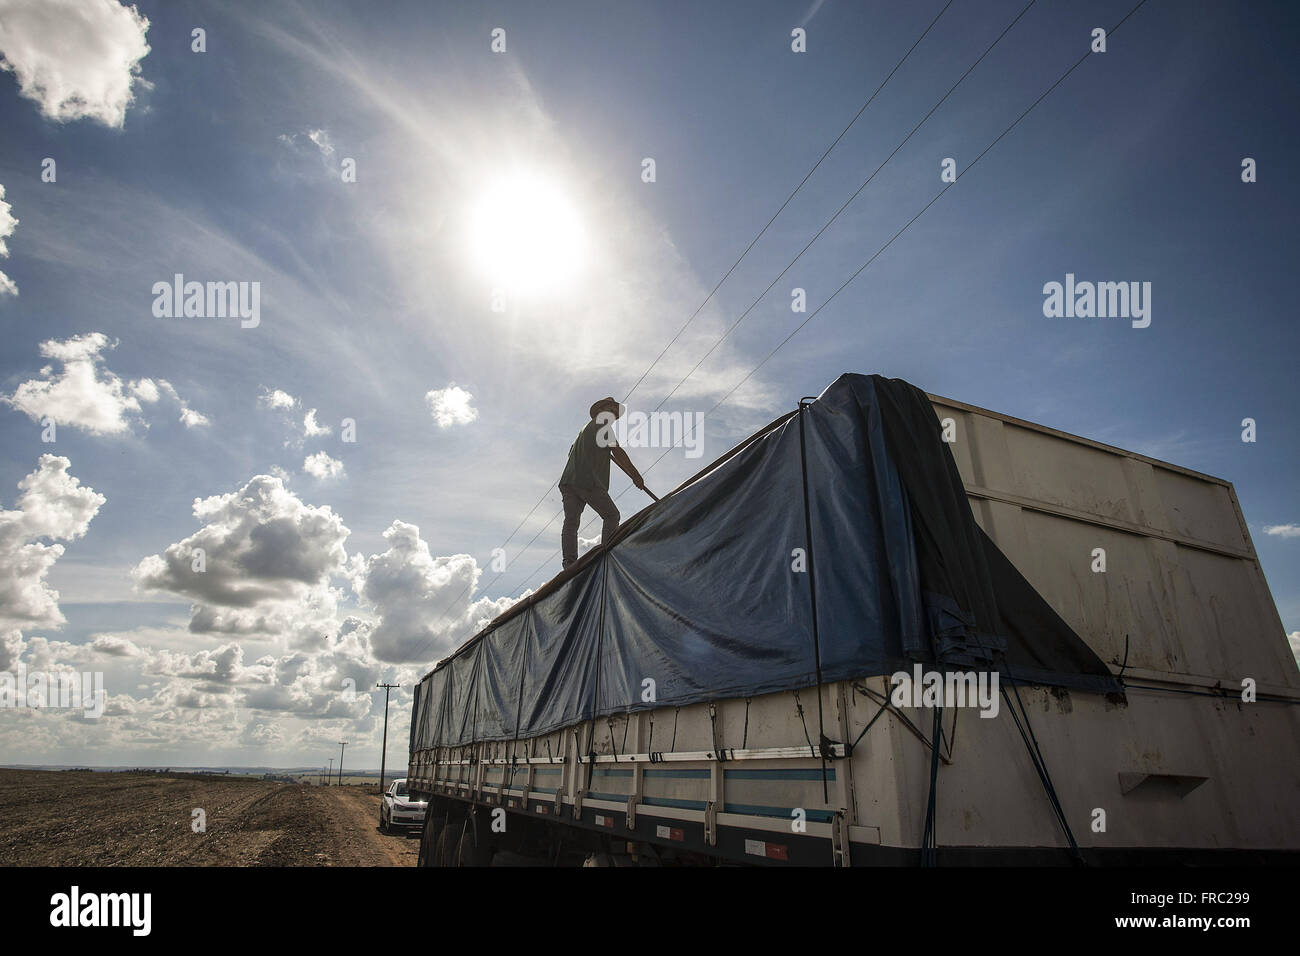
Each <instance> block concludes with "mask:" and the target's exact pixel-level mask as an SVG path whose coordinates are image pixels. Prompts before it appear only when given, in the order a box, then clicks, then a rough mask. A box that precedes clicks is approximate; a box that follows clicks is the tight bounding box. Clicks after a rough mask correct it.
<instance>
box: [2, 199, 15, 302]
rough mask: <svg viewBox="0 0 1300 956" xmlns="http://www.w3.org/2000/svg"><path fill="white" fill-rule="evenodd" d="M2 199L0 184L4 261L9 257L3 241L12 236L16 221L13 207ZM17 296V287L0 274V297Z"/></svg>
mask: <svg viewBox="0 0 1300 956" xmlns="http://www.w3.org/2000/svg"><path fill="white" fill-rule="evenodd" d="M4 198H5V187H4V185H3V184H0V259H4V258H6V257H7V256H8V255H9V247H8V246H7V245H5V240H6V239H8V238H9V237H10V236H12V235H13V234H14V230H15V229H16V228H18V220H17V219H15V218H14V217H13V213H12V209H13V207H12V206H10V205H9V204H8V203H7V202H5V201H4ZM17 294H18V286H16V285H14V282H13V280H12V279H10V278H9V277H8V276H7V275H5V274H4V273H3V272H0V295H17Z"/></svg>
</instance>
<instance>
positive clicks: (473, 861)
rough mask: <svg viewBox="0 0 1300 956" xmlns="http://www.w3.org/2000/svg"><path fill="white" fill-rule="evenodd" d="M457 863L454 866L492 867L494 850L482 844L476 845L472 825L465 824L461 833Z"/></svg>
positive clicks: (456, 855)
mask: <svg viewBox="0 0 1300 956" xmlns="http://www.w3.org/2000/svg"><path fill="white" fill-rule="evenodd" d="M455 861H456V862H455V863H453V864H452V865H453V866H491V865H492V848H491V847H490V846H487V845H486V844H484V843H482V842H479V843H478V844H477V845H476V844H475V840H474V827H473V825H472V824H469V823H467V824H465V826H464V828H463V829H462V831H461V834H460V840H459V841H458V843H457V846H456V851H455Z"/></svg>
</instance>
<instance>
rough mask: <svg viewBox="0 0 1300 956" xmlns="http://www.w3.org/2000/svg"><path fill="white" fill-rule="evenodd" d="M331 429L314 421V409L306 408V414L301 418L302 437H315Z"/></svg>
mask: <svg viewBox="0 0 1300 956" xmlns="http://www.w3.org/2000/svg"><path fill="white" fill-rule="evenodd" d="M330 431H331V429H330V427H329V426H328V425H319V424H317V423H316V409H314V408H311V409H308V410H307V414H306V415H304V416H303V419H302V433H303V437H304V438H316V437H317V436H318V435H328V434H329V433H330Z"/></svg>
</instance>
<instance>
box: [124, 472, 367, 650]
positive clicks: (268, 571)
mask: <svg viewBox="0 0 1300 956" xmlns="http://www.w3.org/2000/svg"><path fill="white" fill-rule="evenodd" d="M194 517H195V518H197V519H198V520H199V521H200V522H201V523H203V527H202V528H201V529H200V530H199V531H197V532H195V533H194V534H192V535H190V536H189V537H187V538H185V539H184V540H182V541H179V542H177V543H175V544H172V545H170V546H169V547H168V548H167V549H166V550H165V551H164V552H163V553H162V554H160V555H159V554H155V555H151V556H149V557H147V558H145V559H144V560H142V561H141V562H140V563H139V564H138V565H136V567H135V568H134V570H133V571H132V572H131V574H132V577H133V578H134V579H135V582H136V586H137V587H138V588H139V589H141V590H146V591H169V592H171V593H173V594H178V595H183V596H185V597H188V598H190V600H191V601H193V602H194V607H193V609H192V612H191V620H190V628H191V630H194V631H224V632H234V633H251V632H254V631H264V630H280V629H282V628H283V627H285V626H287V622H288V621H290V620H292V619H293V617H294V615H296V614H298V613H299V612H301V610H302V608H303V606H304V602H309V603H310V605H311V607H312V608H314V609H315V610H316V611H317V612H318V613H319V614H320V615H321V616H325V617H328V616H329V615H330V614H332V613H333V611H334V610H335V606H336V601H335V599H334V597H333V596H332V594H331V592H330V590H329V580H330V578H331V576H332V575H334V574H339V573H342V572H343V570H344V567H345V562H346V559H347V556H346V552H345V551H344V547H343V543H344V541H345V540H346V539H347V537H348V534H349V531H348V529H347V528H346V527H345V526H344V524H343V520H342V519H341V518H340V517H339V516H338V515H336V514H335V513H334V512H333V511H331V510H330V508H329V507H328V506H321V507H315V506H312V505H308V504H305V503H303V501H302V500H300V499H299V498H298V497H297V495H295V494H293V493H292V492H291V491H289V490H288V489H286V488H285V486H284V483H283V482H282V481H281V480H280V479H279V478H277V477H275V476H272V475H257V476H256V477H254V478H252V479H250V480H249V481H248V482H247V483H246V484H245V485H244V486H243V487H242V488H240V489H239V490H238V491H234V492H231V493H229V494H225V495H214V496H212V497H210V498H202V499H197V498H196V499H195V501H194Z"/></svg>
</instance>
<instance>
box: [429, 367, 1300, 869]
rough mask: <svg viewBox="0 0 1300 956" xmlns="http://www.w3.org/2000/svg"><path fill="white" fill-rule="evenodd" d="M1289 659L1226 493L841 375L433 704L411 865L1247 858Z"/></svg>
mask: <svg viewBox="0 0 1300 956" xmlns="http://www.w3.org/2000/svg"><path fill="white" fill-rule="evenodd" d="M1297 703H1300V670H1298V669H1297V665H1296V662H1295V659H1294V658H1293V656H1292V654H1291V651H1290V648H1289V646H1288V642H1287V640H1286V636H1285V633H1284V630H1283V626H1282V622H1281V620H1280V618H1279V615H1278V612H1277V609H1276V606H1275V604H1274V602H1273V600H1272V597H1271V595H1270V593H1269V589H1268V585H1267V583H1266V581H1265V578H1264V575H1263V572H1262V570H1261V567H1260V563H1259V560H1258V557H1257V556H1256V553H1255V550H1254V546H1253V544H1252V542H1251V537H1250V532H1249V529H1248V527H1247V524H1246V520H1245V518H1244V516H1243V514H1242V511H1241V507H1240V505H1239V503H1238V501H1237V497H1236V494H1235V492H1234V490H1233V486H1232V485H1231V484H1230V483H1229V482H1227V481H1225V480H1223V479H1220V478H1214V477H1211V476H1209V475H1205V474H1200V473H1198V472H1195V471H1191V470H1189V469H1186V468H1182V467H1179V466H1177V465H1173V464H1169V463H1167V462H1162V461H1158V460H1155V459H1153V458H1149V457H1147V456H1144V455H1140V454H1136V453H1134V452H1130V451H1125V450H1123V449H1120V448H1116V447H1113V446H1110V445H1106V444H1103V443H1101V442H1097V441H1092V440H1089V439H1087V438H1082V437H1079V436H1076V435H1071V434H1066V433H1064V432H1061V431H1058V430H1055V429H1053V428H1049V427H1045V426H1043V425H1038V424H1034V423H1031V422H1028V421H1023V420H1020V419H1017V418H1013V417H1010V416H1007V415H1002V414H999V413H997V412H993V411H989V410H987V409H984V408H979V407H976V406H973V405H968V404H965V403H963V402H959V401H955V400H952V399H948V398H943V397H940V396H938V395H932V394H927V393H925V392H922V391H921V390H920V389H917V388H915V387H914V386H911V385H909V384H907V383H904V382H901V381H900V380H897V379H885V378H882V377H880V376H866V375H855V374H845V375H843V376H841V377H840V378H838V379H837V380H836V381H835V382H834V383H832V384H831V385H830V386H829V387H828V388H827V389H826V390H825V391H824V392H823V393H822V394H821V395H820V396H817V397H816V398H808V399H804V400H802V401H800V403H799V405H798V407H797V409H795V410H793V411H791V412H788V413H787V414H785V415H783V416H782V417H780V418H778V419H777V420H776V421H774V422H773V423H771V424H770V425H768V426H767V427H766V428H764V429H763V430H761V431H760V432H758V433H756V434H755V435H753V436H751V437H750V438H748V439H746V440H745V441H744V442H742V443H741V444H739V445H738V446H736V447H735V448H733V449H731V450H730V451H728V452H727V453H726V454H725V455H723V456H721V457H720V458H719V459H718V460H716V461H714V462H712V463H711V464H709V465H708V466H707V467H706V468H704V469H703V470H702V471H700V472H699V473H698V474H697V475H695V476H693V477H692V478H690V479H688V480H687V481H686V482H684V483H683V484H682V485H681V486H679V487H678V488H676V489H674V490H673V491H672V492H671V493H670V494H668V495H665V496H664V498H663V500H662V501H660V502H658V503H655V504H652V505H650V506H649V507H647V508H646V509H644V510H643V511H641V512H640V513H638V514H637V515H635V516H633V517H632V518H631V519H629V520H628V521H627V522H625V524H624V525H623V526H622V527H621V528H620V530H619V533H618V534H617V535H616V536H615V537H614V538H613V539H612V540H611V541H608V542H603V543H602V545H601V546H600V547H598V548H595V549H593V550H592V551H590V552H588V553H587V554H585V555H584V556H583V557H582V559H581V560H580V561H579V562H578V563H577V564H576V565H574V566H572V567H570V568H569V569H567V570H565V571H564V572H562V573H561V574H560V575H558V576H557V577H556V578H555V579H553V580H552V581H550V582H548V583H547V584H546V585H545V586H543V587H542V588H540V589H539V590H538V591H536V592H534V593H532V594H530V595H528V596H527V597H526V598H525V599H523V600H521V601H519V602H518V603H516V604H515V605H513V606H512V607H510V608H509V609H508V610H507V611H505V612H504V613H503V614H501V615H500V616H499V617H498V618H496V619H495V620H493V621H492V622H491V623H490V624H489V625H488V626H486V627H485V628H484V629H483V630H482V631H480V632H479V633H478V634H477V635H475V636H474V637H473V638H471V639H470V640H468V641H467V642H465V644H463V645H462V646H461V647H459V648H457V649H456V650H455V652H454V653H452V654H451V655H449V656H448V657H447V658H446V659H444V660H442V661H440V662H439V663H438V664H437V666H436V667H435V668H434V669H433V670H432V671H430V672H429V673H428V674H427V675H426V676H425V677H424V678H423V680H421V682H420V683H419V684H418V685H417V688H416V691H415V696H414V703H413V710H412V719H411V742H410V758H409V766H408V771H407V779H408V781H409V787H410V789H411V791H412V792H413V793H414V794H417V795H418V796H419V797H421V798H423V799H426V800H427V801H428V812H427V814H426V818H425V824H424V828H423V832H422V835H421V843H420V851H419V864H420V865H422V866H479V865H509V864H518V865H555V864H560V865H565V864H568V865H589V866H602V865H607V866H665V865H734V864H741V865H745V864H753V865H769V866H782V865H785V866H789V865H824V866H861V865H902V866H907V865H945V864H969V863H975V864H989V863H991V864H1004V863H1005V864H1029V865H1069V864H1076V865H1077V864H1083V865H1108V864H1133V863H1139V864H1171V863H1191V864H1215V863H1233V864H1242V863H1246V864H1254V863H1272V862H1280V861H1290V862H1294V861H1295V860H1296V858H1297V857H1296V851H1297V849H1300V810H1298V808H1300V799H1297V798H1298V797H1300V710H1298V709H1297Z"/></svg>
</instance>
